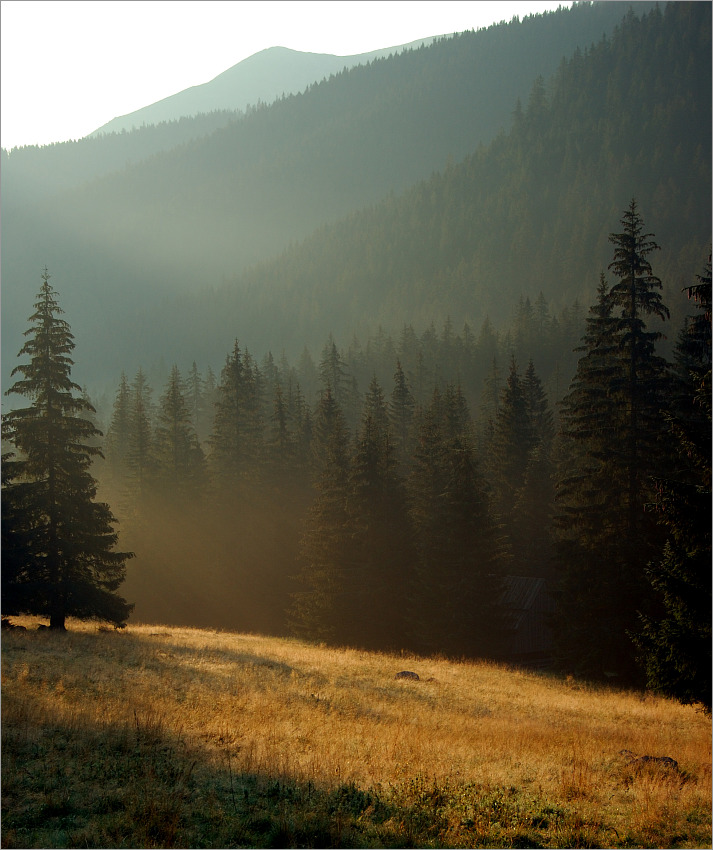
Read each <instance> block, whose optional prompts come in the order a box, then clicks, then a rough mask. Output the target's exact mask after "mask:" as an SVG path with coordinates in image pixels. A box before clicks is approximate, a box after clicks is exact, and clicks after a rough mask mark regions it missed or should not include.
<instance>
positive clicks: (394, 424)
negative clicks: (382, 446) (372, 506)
mask: <svg viewBox="0 0 713 850" xmlns="http://www.w3.org/2000/svg"><path fill="white" fill-rule="evenodd" d="M415 407H416V402H415V401H414V398H413V395H412V394H411V389H410V387H409V385H408V381H407V380H406V375H405V374H404V370H403V369H402V368H401V361H400V360H397V361H396V371H395V373H394V388H393V390H392V391H391V401H390V404H389V408H388V410H389V421H390V424H391V433H392V435H393V444H394V453H395V456H396V459H397V461H398V462H399V463H400V464H401V465H402V466H403V465H405V464H406V462H407V459H408V458H409V457H410V455H411V440H412V428H413V419H414V410H415Z"/></svg>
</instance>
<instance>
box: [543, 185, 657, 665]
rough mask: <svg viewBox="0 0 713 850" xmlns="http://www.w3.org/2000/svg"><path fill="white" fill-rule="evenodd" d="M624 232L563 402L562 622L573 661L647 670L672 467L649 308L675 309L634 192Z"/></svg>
mask: <svg viewBox="0 0 713 850" xmlns="http://www.w3.org/2000/svg"><path fill="white" fill-rule="evenodd" d="M621 224H622V226H623V230H622V232H621V233H613V234H611V235H610V237H609V238H610V241H611V242H612V244H613V245H614V259H613V262H612V263H611V264H610V266H609V268H610V270H611V271H612V272H613V273H614V275H615V276H616V277H617V278H618V279H619V280H618V282H615V283H614V285H613V286H612V287H611V289H610V290H608V291H606V286H605V284H604V283H602V286H601V287H600V303H599V305H598V308H597V311H596V312H595V318H594V322H593V323H592V324H590V327H589V328H588V339H587V341H586V343H585V349H586V350H585V354H584V357H583V358H582V359H581V360H580V362H579V364H578V367H577V375H576V376H575V379H574V382H573V387H572V391H571V392H570V395H569V396H568V398H567V399H565V404H564V405H563V411H562V430H563V434H564V436H565V439H566V440H567V441H569V442H570V443H573V444H574V446H573V449H574V450H573V451H572V453H571V460H572V466H571V468H570V470H569V471H565V472H564V474H563V475H562V476H561V478H560V486H559V497H558V498H559V502H560V517H559V524H560V528H561V530H562V532H563V534H562V544H563V545H562V546H561V548H560V555H561V558H560V562H561V564H562V570H563V575H562V583H561V590H562V597H561V603H562V604H561V609H560V610H561V616H560V622H559V630H558V631H559V636H560V646H561V647H562V649H563V652H564V655H565V656H566V659H563V661H564V663H566V664H568V665H569V666H572V667H574V668H575V669H577V670H579V671H581V672H584V673H587V674H588V675H602V674H612V673H613V674H616V675H618V676H620V677H623V678H626V679H629V680H630V681H636V680H637V667H636V663H635V658H634V645H633V642H632V639H631V636H632V634H633V633H634V632H635V631H636V628H637V625H638V613H639V612H641V613H643V614H647V613H650V612H651V609H652V604H653V600H652V593H651V589H650V587H649V585H648V583H647V581H646V566H647V564H648V562H649V561H650V559H651V558H652V557H653V556H654V555H655V554H656V553H657V551H660V547H661V545H662V542H663V541H662V534H661V529H660V528H659V527H657V525H656V522H655V520H654V517H653V515H652V512H651V511H648V510H647V509H646V507H647V505H648V504H649V503H650V502H651V501H652V500H653V497H654V488H653V483H652V482H653V477H654V476H655V475H660V474H661V472H662V469H665V464H666V460H667V456H666V452H665V451H664V450H663V443H662V437H663V435H664V425H663V423H664V416H663V414H662V411H663V410H665V408H666V403H667V399H666V388H667V381H666V364H665V361H664V360H663V358H661V357H660V356H658V355H657V353H656V347H655V344H656V341H657V340H658V339H659V338H660V336H661V334H660V333H659V332H656V331H649V330H648V328H647V319H648V318H649V317H654V318H659V319H666V318H667V317H668V309H667V308H666V307H665V305H664V304H663V302H662V300H661V296H660V293H659V292H658V290H659V289H661V281H660V280H659V279H658V278H657V277H656V276H655V275H654V274H653V272H652V269H651V265H650V263H649V260H648V259H647V258H648V256H649V255H650V254H651V253H652V252H654V251H656V250H658V245H657V244H656V243H655V242H654V241H653V239H652V234H649V233H645V232H644V225H643V221H642V219H641V216H640V214H639V212H638V209H637V205H636V201H634V200H632V202H631V204H630V205H629V208H628V209H627V210H626V211H625V213H624V215H623V217H622V219H621Z"/></svg>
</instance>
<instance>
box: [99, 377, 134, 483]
mask: <svg viewBox="0 0 713 850" xmlns="http://www.w3.org/2000/svg"><path fill="white" fill-rule="evenodd" d="M130 422H131V387H130V386H129V381H128V380H127V378H126V374H125V373H124V372H122V373H121V378H120V380H119V388H118V390H117V391H116V398H115V399H114V407H113V410H112V416H111V422H110V423H109V428H108V430H107V433H106V447H105V451H106V459H107V465H108V468H109V475H110V477H111V480H112V482H113V483H114V484H116V485H118V486H119V487H120V488H121V487H122V485H123V484H124V480H125V476H126V472H127V463H126V462H127V457H128V454H129V440H130V434H131V428H130Z"/></svg>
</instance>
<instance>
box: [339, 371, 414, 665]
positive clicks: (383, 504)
mask: <svg viewBox="0 0 713 850" xmlns="http://www.w3.org/2000/svg"><path fill="white" fill-rule="evenodd" d="M347 531H348V535H349V545H348V549H347V551H346V552H345V559H344V583H343V587H342V594H341V597H340V598H341V601H342V604H343V614H342V618H341V619H342V627H343V629H344V635H345V640H346V642H348V643H350V644H353V645H357V646H364V647H370V648H373V649H385V648H387V647H388V648H391V649H394V648H401V647H403V646H405V645H406V637H405V618H404V611H405V607H406V604H405V603H406V589H407V586H408V577H409V569H410V566H411V564H412V551H411V546H410V529H409V523H408V517H407V513H406V500H405V492H404V488H403V484H402V481H401V479H400V478H399V477H398V475H397V471H396V459H395V453H394V448H393V445H392V441H391V435H390V427H389V421H388V413H387V405H386V402H385V399H384V394H383V391H382V389H381V387H380V385H379V383H378V381H377V380H376V378H373V379H372V382H371V384H370V386H369V392H368V393H367V396H366V401H365V405H364V411H363V418H362V426H361V429H360V431H359V434H358V437H357V440H356V445H355V447H354V452H353V456H352V459H351V464H350V472H349V481H348V487H347Z"/></svg>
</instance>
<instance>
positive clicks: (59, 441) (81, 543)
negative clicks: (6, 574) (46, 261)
mask: <svg viewBox="0 0 713 850" xmlns="http://www.w3.org/2000/svg"><path fill="white" fill-rule="evenodd" d="M49 280H50V275H49V273H48V272H47V269H45V271H44V273H43V274H42V286H41V288H40V291H39V294H38V296H37V300H36V302H35V312H34V313H33V315H32V316H31V317H30V322H31V323H32V326H31V327H30V328H29V329H28V330H27V331H26V332H25V335H26V336H27V337H28V339H27V342H25V344H24V345H23V346H22V348H21V349H20V353H19V355H18V356H20V357H22V356H23V355H27V356H28V357H29V362H28V363H23V364H21V365H19V366H16V367H15V368H14V369H13V371H12V374H13V376H14V375H17V374H20V375H21V376H22V377H21V378H20V379H19V380H17V381H15V383H14V384H13V385H12V386H11V387H10V388H9V390H7V393H6V395H12V394H15V395H20V396H25V397H27V398H29V399H31V400H32V403H31V405H30V406H29V407H25V408H17V409H14V410H12V411H10V412H9V413H8V414H7V415H6V416H5V418H4V421H3V430H4V434H3V436H4V438H5V439H6V440H7V441H8V443H9V444H10V445H11V446H12V447H13V453H12V457H7V458H6V459H5V463H4V464H3V467H4V469H3V476H4V487H3V503H5V501H6V499H7V500H8V506H7V507H5V508H4V513H3V538H4V539H3V542H4V543H5V542H9V545H10V563H11V569H10V578H11V579H12V582H11V584H12V585H14V586H11V587H10V588H8V587H7V586H6V585H5V584H4V586H3V613H8V614H19V613H27V614H37V615H41V616H44V617H48V618H49V620H50V628H52V629H59V630H64V629H65V622H66V619H67V617H79V618H81V619H99V620H106V621H108V622H112V623H114V624H116V625H122V624H123V623H124V622H125V620H126V619H127V617H128V616H129V614H130V613H131V610H132V608H133V606H132V605H130V604H128V603H127V602H126V600H125V599H123V598H122V597H121V596H119V594H118V593H117V590H118V588H119V587H120V585H121V584H122V582H123V581H124V578H125V573H126V561H127V559H129V558H130V557H132V554H131V553H129V552H117V551H115V549H114V547H115V545H116V543H117V540H118V535H117V533H116V532H115V531H114V529H113V525H114V524H115V522H116V520H115V518H114V516H113V515H112V513H111V510H110V509H109V506H108V505H107V504H104V503H100V502H96V501H95V497H96V491H97V484H96V481H95V479H94V478H93V477H92V475H91V464H92V459H93V458H94V457H97V456H100V455H101V452H100V450H99V448H97V447H96V446H95V445H92V444H91V443H92V441H93V440H95V438H97V437H98V436H101V434H100V433H99V432H98V431H97V429H96V428H95V426H94V425H93V424H92V422H91V421H90V419H88V418H87V414H90V413H92V412H93V408H92V407H91V405H90V404H89V402H87V401H86V400H85V399H84V398H82V397H81V396H77V395H76V393H77V392H79V391H80V389H81V388H80V387H79V385H78V384H76V383H74V382H73V381H72V379H71V368H72V366H73V361H72V359H71V357H70V355H71V352H72V350H73V349H74V337H73V335H72V333H71V330H70V327H69V324H68V323H67V322H66V321H64V320H63V319H61V318H60V316H61V314H62V312H63V311H62V310H61V309H60V307H59V304H58V301H57V294H56V292H55V290H54V289H53V288H52V286H51V285H50V282H49ZM6 525H7V527H6ZM6 590H8V591H9V592H8V595H7V597H6V596H5V591H6ZM6 604H7V605H9V606H10V607H9V608H7V609H6Z"/></svg>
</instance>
